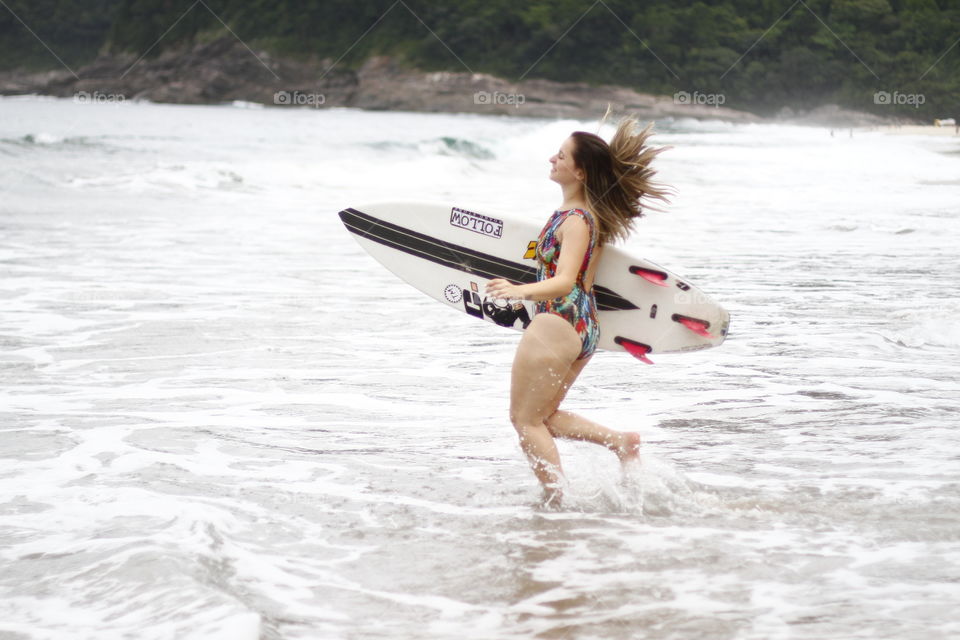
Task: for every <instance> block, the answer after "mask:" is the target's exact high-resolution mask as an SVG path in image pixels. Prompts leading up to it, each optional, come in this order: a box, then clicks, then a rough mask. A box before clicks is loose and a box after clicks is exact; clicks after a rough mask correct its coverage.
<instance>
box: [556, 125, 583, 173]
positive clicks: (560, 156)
mask: <svg viewBox="0 0 960 640" xmlns="http://www.w3.org/2000/svg"><path fill="white" fill-rule="evenodd" d="M576 144H577V143H576V141H575V140H574V139H573V137H572V136H571V137H569V138H567V139H566V140H564V141H563V144H561V145H560V150H559V151H557V152H556V153H555V154H554V155H553V156H552V157H551V158H550V164H551V166H552V168H551V169H550V179H551V180H553V181H554V182H556V183H557V184H561V185H565V184H570V183H572V182H582V181H583V171H582V170H581V169H578V168H577V167H576V165H575V164H574V163H573V150H574V149H575V148H576Z"/></svg>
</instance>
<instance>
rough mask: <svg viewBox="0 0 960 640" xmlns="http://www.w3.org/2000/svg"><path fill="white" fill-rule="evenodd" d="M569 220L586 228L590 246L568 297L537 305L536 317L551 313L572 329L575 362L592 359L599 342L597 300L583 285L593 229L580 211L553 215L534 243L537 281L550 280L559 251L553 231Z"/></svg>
mask: <svg viewBox="0 0 960 640" xmlns="http://www.w3.org/2000/svg"><path fill="white" fill-rule="evenodd" d="M569 216H579V217H581V218H583V219H584V220H585V221H586V223H587V226H588V227H589V228H590V244H589V246H588V247H587V252H586V254H585V255H584V256H583V264H582V265H580V271H579V272H578V273H577V280H576V282H575V283H574V285H573V289H572V290H571V291H570V293H568V294H567V295H565V296H561V297H559V298H553V299H552V300H544V301H542V302H538V303H537V313H552V314H554V315H557V316H560V317H561V318H563V319H564V320H566V321H567V322H569V323H570V324H571V326H573V328H574V330H575V331H576V332H577V335H578V336H579V337H580V343H581V345H582V348H581V349H580V355H579V356H577V360H583V359H584V358H589V357H590V356H592V355H593V352H594V351H596V350H597V340H598V339H599V338H600V325H599V324H598V323H597V300H596V298H595V297H594V294H593V288H592V287H591V289H590V290H589V291H588V290H587V288H586V285H585V284H584V278H586V275H587V269H589V267H590V257H591V256H592V255H593V250H594V248H596V246H597V239H598V234H597V226H596V224H595V222H594V220H593V216H592V215H591V214H590V213H589V212H587V211H584V210H583V209H569V210H567V211H554V212H553V215H552V216H551V217H550V219H549V220H548V221H547V224H546V225H545V226H544V227H543V230H542V231H541V232H540V239H539V241H538V242H537V261H538V262H539V266H538V268H537V281H538V282H539V281H542V280H546V279H547V278H552V277H553V276H554V275H556V273H557V265H558V264H559V262H560V248H561V247H560V240H559V239H558V238H557V229H559V228H560V225H561V224H563V222H564V221H565V220H566V219H567V218H568V217H569Z"/></svg>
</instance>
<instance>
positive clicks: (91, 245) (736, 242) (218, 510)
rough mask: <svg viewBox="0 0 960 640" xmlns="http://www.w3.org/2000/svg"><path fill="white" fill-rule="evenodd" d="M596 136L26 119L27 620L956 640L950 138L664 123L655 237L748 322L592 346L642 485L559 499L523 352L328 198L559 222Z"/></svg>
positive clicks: (4, 531)
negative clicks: (708, 343) (634, 442)
mask: <svg viewBox="0 0 960 640" xmlns="http://www.w3.org/2000/svg"><path fill="white" fill-rule="evenodd" d="M598 115H599V114H598ZM596 127H597V123H596V122H573V121H560V122H558V121H547V120H535V119H519V118H517V119H511V118H499V117H498V118H494V117H481V116H468V115H436V114H431V115H427V114H409V113H373V112H359V111H352V110H332V109H331V110H314V109H302V110H296V109H272V108H256V107H255V106H253V105H232V106H229V105H228V106H211V107H192V106H165V105H153V104H142V103H132V102H127V103H123V104H102V103H100V104H97V103H93V104H80V103H76V102H73V101H70V100H57V99H44V98H36V97H29V98H3V99H0V194H2V195H0V390H2V392H0V457H2V464H0V563H2V564H0V566H2V571H0V638H3V639H4V640H12V639H17V640H20V639H27V638H29V639H37V640H41V639H44V640H45V639H71V640H74V639H85V638H91V639H93V638H96V639H97V640H104V639H114V638H117V639H120V638H123V639H127V638H130V639H138V640H139V639H145V640H148V639H166V638H177V639H185V638H186V639H201V638H203V639H206V638H211V639H221V638H222V639H224V640H227V639H229V640H245V639H248V638H250V639H252V638H264V639H269V640H274V639H285V640H286V639H323V640H326V639H331V640H339V639H367V638H384V639H386V638H390V639H396V638H414V639H420V638H423V639H438V640H439V639H448V638H464V639H478V640H481V639H482V640H485V639H491V640H493V639H497V640H499V639H511V638H518V639H519V638H543V639H563V640H573V639H620V638H623V639H627V638H630V639H636V638H651V639H653V638H655V639H657V640H662V639H677V640H687V639H694V638H698V639H699V638H710V639H711V640H713V639H718V640H722V639H755V640H767V639H772V638H810V639H818V640H820V639H833V638H837V639H850V638H870V639H874V638H896V639H917V640H931V639H939V638H956V637H960V616H958V614H957V611H958V606H960V417H958V416H960V357H958V356H960V323H958V318H960V278H958V276H960V269H958V266H957V265H958V258H960V249H958V243H957V239H958V237H960V178H958V176H960V140H958V139H957V138H950V137H946V138H939V137H921V136H896V135H889V134H887V133H884V132H880V131H875V132H868V131H855V132H853V133H852V135H851V134H850V132H847V131H838V132H835V135H833V136H831V135H830V132H829V131H827V130H824V129H816V128H799V127H786V126H775V125H731V124H724V123H719V122H696V121H667V122H661V123H658V130H659V131H660V134H659V135H658V138H657V139H658V140H659V141H660V142H661V143H662V144H669V145H672V146H673V149H672V150H670V151H669V152H667V153H664V154H663V155H661V156H660V159H659V167H660V175H661V177H662V179H663V180H664V181H665V182H668V183H669V184H671V185H673V186H674V187H675V188H676V190H677V196H676V197H675V199H674V202H673V204H672V205H671V206H670V207H669V208H668V209H667V211H665V212H663V213H651V215H650V216H648V217H647V218H645V219H644V220H643V221H642V222H641V224H640V225H639V228H638V231H637V233H636V235H635V236H634V237H633V238H632V239H631V240H630V243H629V244H630V246H631V247H632V248H635V249H636V250H637V251H640V252H642V253H643V254H644V255H646V256H647V257H649V258H650V259H653V260H655V261H656V262H659V263H662V264H664V265H666V266H669V267H670V268H671V269H673V270H674V271H676V272H678V273H681V274H683V275H685V276H687V277H689V278H691V279H692V280H694V281H695V282H696V283H697V284H698V285H699V286H701V288H703V289H704V290H705V291H707V292H709V293H710V294H712V295H713V296H714V297H715V298H716V299H717V300H719V301H721V302H722V303H723V304H724V305H725V306H726V307H727V308H728V309H729V310H730V312H731V314H732V322H731V333H730V336H729V338H728V340H727V342H726V343H725V344H724V345H723V346H722V347H721V348H719V349H714V350H710V351H704V352H698V353H695V354H683V355H661V356H659V357H654V358H653V359H654V360H655V361H656V363H657V364H655V365H654V366H648V365H644V364H642V363H640V362H638V361H636V360H634V359H632V358H631V357H630V356H628V355H626V354H618V353H610V352H601V353H599V354H598V356H597V357H596V358H594V361H593V362H592V363H591V364H590V366H589V367H588V368H587V370H586V372H585V373H584V374H583V376H582V378H581V381H580V382H579V384H578V386H577V387H575V388H574V389H573V390H572V391H571V393H570V396H569V398H568V401H567V404H568V408H571V409H573V410H576V411H580V412H582V413H584V414H585V415H588V416H589V417H591V418H594V419H596V420H598V421H601V422H604V423H606V424H608V425H610V426H612V427H615V428H624V429H634V430H638V431H639V432H640V433H641V434H642V436H643V438H644V447H643V458H642V464H641V465H640V467H639V468H638V469H634V470H633V471H632V472H630V473H628V474H626V475H624V474H623V473H622V472H621V470H620V468H619V466H618V464H617V463H616V460H615V458H614V456H613V455H612V454H610V453H609V452H607V451H605V450H601V449H599V448H596V447H591V446H590V445H587V444H583V443H570V442H562V443H561V444H560V447H561V454H562V456H563V459H564V465H565V469H566V473H567V477H568V482H569V486H568V488H567V501H566V504H565V506H564V508H563V509H562V510H559V511H544V510H542V509H540V508H538V506H537V503H538V500H539V489H538V487H537V485H536V482H535V480H534V478H533V476H532V474H531V472H530V470H529V469H528V467H527V464H526V462H525V460H524V459H523V457H522V454H521V452H520V449H519V447H518V445H517V443H516V437H515V435H514V433H513V429H512V428H511V426H510V424H509V421H508V419H507V398H508V382H509V369H510V362H511V359H512V355H513V350H514V348H515V346H516V343H517V340H518V334H515V333H512V332H508V331H505V330H501V329H499V328H497V327H494V326H492V325H485V324H481V323H477V322H474V321H472V320H470V319H468V318H467V317H465V316H460V315H457V314H455V313H452V312H450V311H448V310H447V309H444V308H443V307H442V306H441V305H437V304H436V303H434V302H432V301H431V300H429V299H427V298H426V297H424V296H422V294H420V293H418V292H417V291H415V290H414V289H412V288H411V287H409V286H407V285H405V284H403V283H402V282H400V281H398V280H397V279H396V278H395V277H394V276H392V275H391V274H390V273H388V272H387V271H385V270H384V269H382V268H381V267H380V266H379V265H378V264H377V263H376V262H374V261H373V260H372V259H371V258H370V257H368V256H367V255H366V254H365V253H364V252H363V251H362V250H361V249H360V248H359V247H358V245H357V244H356V243H355V242H354V241H353V240H352V239H351V238H350V237H349V235H348V234H347V233H346V231H345V230H344V229H343V227H342V225H341V224H340V222H339V219H338V218H337V216H336V212H337V211H338V210H339V209H341V208H344V207H346V206H351V205H356V204H358V203H364V202H368V201H374V200H382V199H418V200H441V201H456V202H457V203H460V204H463V205H464V206H467V207H472V208H478V209H493V210H497V209H503V210H513V211H516V212H519V213H522V214H524V215H529V216H531V218H532V219H537V220H539V219H545V218H546V216H547V215H548V214H549V212H550V211H551V210H552V208H553V207H554V206H556V205H557V204H558V202H559V197H558V196H559V192H558V190H557V188H556V186H555V185H554V184H553V183H551V182H550V181H549V180H548V179H547V173H548V169H549V165H548V163H547V158H548V157H549V156H550V155H551V154H552V153H553V152H554V151H555V149H556V148H557V147H558V146H559V144H560V142H561V141H562V140H563V138H564V137H565V136H566V135H567V134H568V133H569V132H570V131H572V130H574V129H587V130H591V131H592V130H595V129H596ZM604 131H605V132H607V133H609V129H605V130H604Z"/></svg>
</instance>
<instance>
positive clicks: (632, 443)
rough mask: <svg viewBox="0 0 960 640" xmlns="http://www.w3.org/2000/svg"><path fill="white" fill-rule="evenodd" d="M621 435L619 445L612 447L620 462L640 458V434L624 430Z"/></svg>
mask: <svg viewBox="0 0 960 640" xmlns="http://www.w3.org/2000/svg"><path fill="white" fill-rule="evenodd" d="M620 435H621V441H620V445H619V446H618V447H617V448H616V449H614V453H616V454H617V457H618V458H620V462H622V463H624V464H626V463H627V462H633V461H639V460H640V434H639V433H635V432H633V431H624V432H623V433H621V434H620Z"/></svg>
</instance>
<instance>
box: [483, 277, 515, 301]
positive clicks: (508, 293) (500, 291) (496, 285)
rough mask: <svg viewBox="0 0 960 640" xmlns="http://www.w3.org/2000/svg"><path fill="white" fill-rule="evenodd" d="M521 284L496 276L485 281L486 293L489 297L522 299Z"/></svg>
mask: <svg viewBox="0 0 960 640" xmlns="http://www.w3.org/2000/svg"><path fill="white" fill-rule="evenodd" d="M522 286H523V285H518V284H513V283H512V282H510V281H508V280H504V279H503V278H497V279H495V280H491V281H490V282H488V283H487V289H486V294H487V296H488V297H490V298H495V299H500V300H523V290H522Z"/></svg>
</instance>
